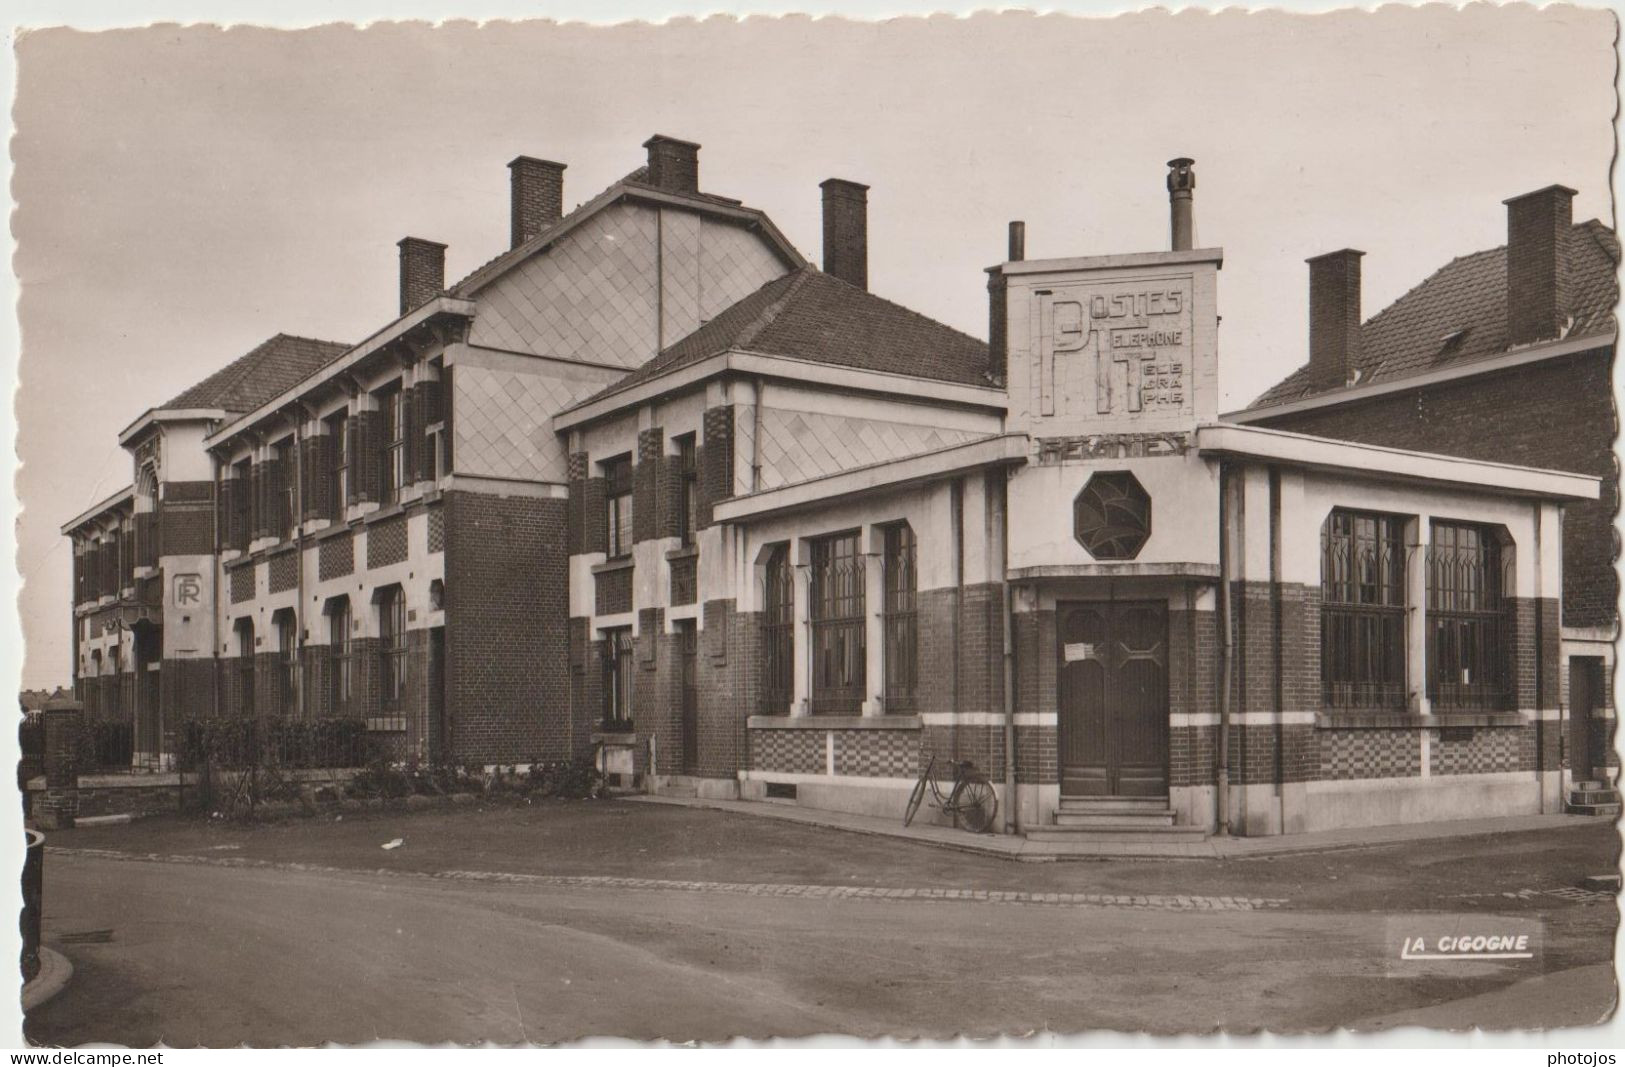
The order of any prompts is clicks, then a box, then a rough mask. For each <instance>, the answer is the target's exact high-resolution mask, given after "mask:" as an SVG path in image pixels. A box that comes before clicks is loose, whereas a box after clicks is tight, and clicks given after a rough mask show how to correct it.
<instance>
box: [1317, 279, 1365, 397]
mask: <svg viewBox="0 0 1625 1067" xmlns="http://www.w3.org/2000/svg"><path fill="white" fill-rule="evenodd" d="M1363 255H1365V253H1364V252H1361V251H1360V250H1358V249H1355V248H1344V249H1339V250H1338V251H1336V252H1327V253H1326V254H1325V255H1320V256H1315V257H1314V258H1312V259H1310V260H1308V261H1307V262H1308V263H1309V373H1310V376H1311V377H1312V378H1313V379H1314V381H1315V384H1316V385H1318V386H1319V387H1321V388H1325V389H1333V388H1341V387H1343V386H1345V385H1348V384H1350V383H1351V382H1352V381H1353V380H1354V372H1355V370H1356V368H1357V367H1358V366H1359V363H1360V257H1361V256H1363Z"/></svg>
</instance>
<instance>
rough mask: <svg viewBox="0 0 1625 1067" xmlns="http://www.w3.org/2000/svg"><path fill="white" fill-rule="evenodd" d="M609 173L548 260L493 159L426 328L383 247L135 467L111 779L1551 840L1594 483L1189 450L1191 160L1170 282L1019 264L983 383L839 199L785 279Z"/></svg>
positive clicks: (1106, 829)
mask: <svg viewBox="0 0 1625 1067" xmlns="http://www.w3.org/2000/svg"><path fill="white" fill-rule="evenodd" d="M645 147H646V148H647V149H648V153H649V157H648V162H647V165H646V166H645V167H644V168H640V169H639V170H638V171H635V172H634V173H633V174H632V175H630V176H628V178H627V179H625V180H623V181H621V182H618V183H616V184H615V185H613V186H611V188H610V189H608V190H606V191H605V192H604V193H602V194H600V195H599V196H597V197H595V198H593V199H592V200H591V201H589V202H588V203H586V204H584V205H583V206H582V207H580V208H577V209H576V210H575V211H573V212H571V213H570V214H568V215H565V214H563V213H562V174H563V170H564V167H563V166H562V165H561V164H556V163H548V162H545V161H541V160H535V159H529V158H528V157H521V158H520V159H519V160H516V161H515V162H514V164H513V165H512V167H513V178H512V185H513V202H512V216H513V242H512V243H513V247H512V248H511V249H510V250H509V251H508V252H506V253H504V254H503V255H501V256H499V257H497V258H496V259H494V260H493V261H491V262H490V263H488V264H487V265H486V266H484V267H482V268H480V269H479V270H478V271H476V272H475V273H474V274H473V275H471V276H470V277H469V278H467V279H464V280H463V281H462V282H459V283H457V284H456V285H453V286H451V287H449V288H448V287H446V286H445V285H444V282H443V278H442V273H443V267H442V264H443V248H442V247H441V246H439V245H436V244H433V243H432V242H427V241H422V240H418V239H414V238H408V239H407V240H405V241H403V242H402V243H401V294H402V298H401V316H400V317H399V318H398V319H396V320H395V321H394V322H392V323H390V324H389V325H388V326H385V327H384V328H383V329H381V330H379V331H378V332H376V333H375V334H373V335H372V336H371V337H369V338H368V339H367V340H365V341H363V342H361V343H360V344H358V345H353V346H348V347H343V348H340V349H338V350H336V351H331V350H329V349H327V348H324V347H320V346H319V345H318V344H317V343H314V342H296V341H294V340H293V339H286V338H284V339H280V342H281V344H280V347H281V348H290V347H292V348H297V349H298V350H299V351H300V352H301V353H302V354H303V357H304V358H308V359H310V360H311V362H312V365H311V366H310V367H309V368H307V369H306V370H305V372H304V373H303V374H298V375H295V374H290V375H289V378H288V380H287V381H286V382H285V383H284V384H283V386H282V388H281V390H280V391H278V392H276V393H274V394H268V395H255V396H253V397H249V398H243V399H233V400H232V401H231V402H230V403H235V404H236V405H237V406H235V407H232V406H228V401H227V400H225V399H221V396H223V395H224V393H225V392H227V390H224V389H221V388H219V387H217V388H216V389H215V390H214V391H212V392H209V393H208V394H207V395H206V396H203V397H200V398H198V399H197V400H196V401H192V400H188V401H187V403H188V404H190V405H192V406H190V407H185V408H182V407H179V406H178V405H170V406H167V407H165V408H159V409H154V410H153V411H151V412H149V413H148V414H147V415H145V416H143V418H142V419H141V420H139V421H138V422H137V424H135V425H134V426H132V427H131V429H130V430H128V431H126V434H125V438H124V439H125V442H126V445H127V446H128V447H130V448H131V449H132V452H133V453H135V459H136V469H137V471H138V475H137V478H136V484H135V485H134V487H132V489H130V490H127V491H125V493H123V494H120V495H118V496H116V497H115V498H113V499H111V500H110V501H108V502H106V503H105V504H104V505H102V506H99V507H98V508H95V509H92V511H91V512H88V513H86V514H85V515H83V516H81V517H80V518H78V519H76V520H74V521H73V522H71V523H69V524H68V526H66V527H65V528H64V531H65V532H66V533H69V534H70V535H71V536H73V537H74V539H75V544H76V559H81V558H82V559H84V560H85V564H84V566H83V568H82V573H84V574H87V575H94V577H92V578H89V579H81V585H80V588H79V596H78V597H77V604H78V606H77V607H76V613H75V620H76V639H77V649H76V654H77V665H76V666H77V672H78V679H79V684H80V686H81V688H82V690H83V691H84V692H85V693H87V694H89V693H90V692H91V691H92V690H93V689H94V688H96V687H98V686H100V685H102V684H104V683H101V682H100V681H99V679H101V678H106V677H113V678H119V677H121V676H123V675H126V674H135V675H138V676H139V677H141V678H143V679H146V678H147V677H148V675H151V677H152V679H153V680H152V681H151V682H149V683H148V684H147V685H146V686H134V687H133V691H132V694H131V696H130V697H129V699H128V700H127V701H125V700H124V699H123V698H120V697H114V698H108V697H103V698H101V700H100V701H99V712H100V713H101V714H122V715H134V716H135V718H136V720H137V721H138V722H142V723H150V724H151V725H150V727H149V728H147V729H146V730H145V732H144V733H142V735H141V736H143V737H145V738H147V739H148V740H147V742H145V743H144V744H143V745H142V746H141V752H142V753H145V754H146V756H145V758H147V759H149V760H150V761H153V762H158V763H161V762H163V760H164V759H165V757H166V754H167V753H169V752H172V751H173V748H172V745H173V731H174V730H175V729H176V728H177V726H178V725H179V724H181V723H184V722H185V721H186V720H188V719H191V718H197V717H202V716H207V715H247V714H255V715H263V714H275V715H286V716H296V717H304V718H314V717H324V716H348V717H352V718H359V719H364V720H365V721H366V722H367V724H368V726H369V728H370V729H371V730H373V731H375V732H376V733H377V734H378V735H379V736H380V738H382V739H385V740H387V741H388V742H389V743H390V744H391V745H393V746H394V748H395V750H396V751H397V752H399V753H400V754H401V755H402V756H403V757H404V756H415V757H421V758H425V759H430V760H455V761H457V762H479V763H511V762H520V763H523V762H529V761H531V760H534V759H562V758H583V757H587V756H589V755H590V756H592V758H595V759H597V760H599V761H600V763H601V765H602V766H604V767H605V769H606V770H608V771H609V772H610V773H612V774H616V775H619V776H621V777H622V779H623V782H624V784H628V785H631V784H636V785H639V786H641V787H643V788H647V789H650V790H654V791H683V792H691V793H701V794H708V795H719V796H730V797H732V796H743V797H746V798H753V799H763V800H782V801H785V802H792V801H793V802H795V803H800V804H805V805H812V806H817V807H825V808H833V809H844V810H850V811H861V812H871V813H879V814H887V815H893V814H899V813H900V812H901V809H902V806H903V803H904V800H905V798H906V796H907V794H908V790H909V789H910V787H911V786H912V785H913V783H914V781H915V780H916V778H917V777H918V775H919V773H920V769H921V767H922V765H923V762H924V760H925V759H926V758H928V757H929V756H935V757H936V758H938V759H970V760H973V761H974V762H975V763H976V765H977V766H978V767H979V768H981V769H982V770H983V771H985V772H986V773H987V774H988V775H989V777H990V778H991V779H992V781H993V782H994V783H995V786H996V790H997V793H998V796H999V800H1000V805H1001V810H1002V811H1003V812H1004V813H1005V815H1004V816H1003V817H1001V818H1007V819H1008V826H1009V828H1010V829H1016V830H1020V831H1021V832H1025V833H1028V834H1029V835H1033V836H1041V835H1046V834H1047V835H1068V836H1071V837H1073V838H1074V839H1079V840H1095V839H1098V838H1102V837H1103V838H1105V839H1117V838H1120V837H1121V835H1123V834H1125V833H1127V834H1142V835H1143V834H1150V835H1163V836H1173V837H1179V836H1200V835H1203V834H1206V833H1209V832H1212V831H1214V830H1219V829H1226V830H1229V831H1232V832H1237V833H1248V834H1266V833H1283V832H1293V831H1300V830H1308V829H1315V828H1323V827H1334V826H1353V825H1365V824H1373V823H1383V822H1398V821H1410V820H1423V819H1437V818H1451V817H1461V816H1467V815H1485V814H1492V813H1507V814H1511V813H1522V812H1533V811H1547V810H1559V809H1560V807H1561V804H1562V796H1561V788H1562V787H1561V780H1560V779H1561V772H1560V770H1559V765H1558V759H1559V748H1560V739H1559V738H1558V736H1557V732H1556V731H1557V727H1558V723H1559V720H1558V719H1557V717H1556V715H1555V709H1556V708H1557V704H1558V673H1559V665H1560V658H1559V655H1560V653H1559V632H1558V621H1557V620H1558V612H1559V604H1560V599H1561V596H1562V592H1563V590H1562V587H1561V586H1562V583H1561V578H1560V574H1561V551H1562V537H1561V536H1560V534H1559V530H1560V529H1561V524H1562V515H1563V510H1564V508H1565V507H1567V506H1570V505H1571V504H1573V503H1576V502H1586V501H1594V500H1595V499H1596V498H1597V493H1598V488H1597V487H1598V481H1597V478H1595V477H1591V476H1587V475H1583V474H1570V473H1562V472H1557V471H1550V470H1544V469H1538V468H1537V467H1527V466H1509V465H1506V464H1503V463H1499V462H1489V461H1485V460H1481V459H1480V460H1474V459H1466V458H1462V457H1451V456H1444V455H1434V454H1429V453H1424V452H1415V451H1406V450H1401V449H1397V448H1392V447H1384V446H1379V445H1373V444H1367V443H1355V442H1350V441H1345V440H1333V439H1328V438H1325V437H1312V436H1307V435H1304V434H1299V433H1291V432H1285V431H1282V430H1277V429H1271V428H1259V427H1252V426H1244V425H1239V424H1236V423H1233V422H1223V421H1221V420H1220V419H1219V417H1218V410H1217V408H1218V372H1219V354H1218V322H1219V316H1218V295H1217V289H1218V284H1217V283H1218V273H1219V269H1220V267H1221V265H1222V262H1223V253H1222V251H1221V250H1219V249H1216V248H1214V249H1198V248H1193V247H1191V240H1190V234H1191V233H1192V229H1193V228H1192V226H1191V214H1190V213H1191V204H1192V191H1193V189H1194V185H1195V175H1194V170H1193V167H1192V163H1191V161H1190V160H1186V159H1179V160H1174V161H1173V162H1172V163H1171V164H1170V171H1169V174H1168V177H1167V184H1168V189H1169V193H1170V203H1171V210H1172V231H1173V242H1172V244H1173V247H1172V249H1171V250H1170V251H1166V252H1143V253H1132V254H1124V255H1109V256H1091V257H1084V258H1073V259H1060V260H1045V261H1029V260H1026V259H1024V257H1023V255H1022V247H1021V246H1022V239H1021V232H1020V230H1019V227H1018V226H1017V225H1013V226H1012V240H1011V250H1010V255H1009V257H1008V259H1007V260H1006V261H1005V262H1002V263H1000V264H998V265H997V266H994V267H992V268H990V269H989V272H988V277H989V281H988V292H989V323H990V331H989V332H990V336H991V338H992V343H991V344H986V343H983V342H982V341H980V340H978V339H976V338H972V337H969V336H966V335H964V334H962V333H959V332H958V331H955V330H953V329H950V328H949V327H946V326H944V325H942V324H940V323H937V322H934V321H932V320H930V319H927V318H925V317H924V316H921V315H918V314H916V313H914V312H911V311H909V310H907V309H905V308H902V307H900V306H898V305H896V304H894V303H891V302H889V301H887V300H884V299H882V298H881V297H879V296H877V295H875V294H873V293H871V292H869V291H868V284H867V283H868V278H867V189H866V187H864V186H862V185H860V184H857V183H855V182H851V181H847V180H842V179H831V180H829V181H826V182H825V183H823V186H822V192H823V207H824V217H823V224H824V234H823V236H824V249H823V252H824V254H823V269H822V270H819V269H817V268H814V267H813V266H811V265H810V264H808V263H807V262H806V261H805V260H804V259H803V258H802V257H801V255H800V254H799V253H797V252H796V251H795V249H793V248H792V247H790V245H789V244H788V243H787V242H785V241H784V239H783V237H782V236H781V235H780V234H779V233H778V231H777V230H776V229H775V228H774V227H773V226H772V223H771V222H770V221H769V220H768V219H767V218H766V216H765V215H763V214H762V213H761V212H759V211H755V210H753V209H749V208H746V207H744V206H742V205H741V204H740V203H739V202H738V201H734V200H728V199H725V198H722V197H718V196H714V195H710V194H706V193H702V192H700V191H699V184H698V146H697V145H693V144H690V143H687V142H683V141H678V140H675V139H672V138H665V137H656V138H652V139H651V140H650V141H649V142H647V143H646V146H645ZM271 344H272V346H271V348H270V349H269V351H272V352H275V351H278V350H279V347H278V345H277V343H276V342H273V343H271ZM251 357H252V354H251ZM251 357H245V359H249V361H250V362H251V363H252V362H255V361H254V360H253V359H252V358H251ZM261 358H262V359H264V358H267V357H263V356H262V357H261ZM228 369H229V368H228ZM243 376H244V377H247V376H248V373H247V372H244V375H243ZM273 376H274V375H272V374H270V373H264V374H262V375H260V378H261V379H264V380H269V379H270V378H272V377H273ZM211 380H212V379H211ZM205 384H207V383H205ZM200 388H201V387H200ZM242 392H247V390H246V389H245V390H242ZM143 449H145V451H143ZM196 472H204V473H203V476H202V477H201V478H199V477H197V473H196ZM194 483H200V484H199V487H197V488H191V486H193V484H194ZM173 485H181V486H185V487H187V488H182V489H181V490H180V491H178V492H176V491H173V490H172V489H171V486H173ZM170 508H174V509H176V511H175V512H174V513H173V515H172V514H171V512H170V511H169V510H168V509H170ZM153 513H156V515H157V518H154V519H149V520H143V519H142V518H141V516H142V515H143V514H153ZM143 524H144V525H145V528H146V529H147V530H148V531H157V534H156V543H154V541H153V540H152V538H153V537H154V535H153V534H152V533H150V532H149V533H148V534H147V535H146V536H147V537H148V538H149V540H148V541H146V542H143V541H142V540H141V537H142V535H141V533H140V531H141V529H142V528H143ZM172 529H174V530H177V531H179V532H177V533H175V534H171V533H170V531H171V530H172ZM125 530H130V531H133V537H132V536H131V535H128V534H125V533H124V532H123V531H125ZM205 531H206V533H205ZM171 538H173V539H174V543H173V544H172V543H171ZM132 539H133V541H134V542H135V544H134V552H133V553H130V550H129V549H127V548H126V547H125V546H126V545H127V544H129V542H130V540H132ZM127 555H129V558H130V560H131V562H129V563H126V562H125V560H126V556H127ZM109 560H111V561H112V562H109ZM142 632H146V633H148V634H151V635H152V636H149V637H147V638H145V639H144V640H145V642H146V643H145V645H144V649H145V651H142V647H141V646H140V640H139V639H140V634H141V633H142ZM114 654H116V655H117V656H118V657H119V658H118V659H117V660H116V661H111V660H110V658H109V657H110V656H112V655H114ZM107 692H110V693H119V692H123V690H122V689H120V688H119V687H118V685H117V684H116V683H115V684H114V685H112V686H109V687H108V689H107ZM137 758H138V760H139V759H142V758H143V757H142V756H141V755H138V757H137ZM928 817H929V816H928Z"/></svg>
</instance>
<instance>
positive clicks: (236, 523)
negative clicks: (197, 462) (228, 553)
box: [230, 459, 254, 551]
mask: <svg viewBox="0 0 1625 1067" xmlns="http://www.w3.org/2000/svg"><path fill="white" fill-rule="evenodd" d="M231 469H232V471H233V472H234V473H235V475H236V482H235V484H234V486H233V493H234V494H235V495H234V496H233V497H232V498H231V530H230V536H231V545H230V547H232V548H235V549H238V550H239V551H245V550H247V548H248V542H249V541H251V540H252V539H253V537H254V476H253V472H254V464H253V461H252V460H247V459H245V460H242V461H240V462H238V463H233V464H232V466H231Z"/></svg>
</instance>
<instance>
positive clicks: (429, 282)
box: [396, 237, 446, 315]
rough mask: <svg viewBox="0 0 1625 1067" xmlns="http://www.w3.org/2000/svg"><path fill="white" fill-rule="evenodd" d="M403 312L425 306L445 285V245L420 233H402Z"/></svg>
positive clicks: (399, 243)
mask: <svg viewBox="0 0 1625 1067" xmlns="http://www.w3.org/2000/svg"><path fill="white" fill-rule="evenodd" d="M396 244H398V245H399V246H400V250H401V314H402V315H404V314H406V313H407V312H408V311H411V310H412V309H414V308H419V307H422V306H423V305H424V304H425V303H427V302H428V301H429V300H430V299H432V298H433V297H434V296H435V294H437V293H439V292H440V291H441V290H442V289H444V288H445V287H446V246H445V245H443V244H440V243H439V242H438V241H425V240H424V239H423V238H421V237H402V238H401V239H400V240H399V241H397V242H396Z"/></svg>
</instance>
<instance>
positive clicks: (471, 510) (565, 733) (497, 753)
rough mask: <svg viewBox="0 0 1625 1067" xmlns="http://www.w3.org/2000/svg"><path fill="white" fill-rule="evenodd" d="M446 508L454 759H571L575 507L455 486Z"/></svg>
mask: <svg viewBox="0 0 1625 1067" xmlns="http://www.w3.org/2000/svg"><path fill="white" fill-rule="evenodd" d="M444 507H445V515H446V620H447V626H446V660H447V662H446V671H447V678H446V685H447V715H448V717H449V718H450V720H451V722H450V736H451V742H452V754H453V757H454V758H455V759H457V760H459V761H475V762H502V761H506V762H524V761H527V760H529V759H531V758H543V759H562V758H565V757H567V756H568V755H569V754H570V751H571V749H572V741H573V738H572V730H571V713H570V706H569V696H568V695H569V694H570V693H571V690H572V685H571V677H572V675H571V673H570V671H569V659H570V656H569V636H568V629H569V623H568V619H567V616H568V612H569V601H568V589H569V584H568V583H569V576H568V568H567V563H566V556H565V525H566V516H567V511H568V507H567V504H566V502H565V501H563V500H556V499H535V498H530V497H508V498H501V497H497V496H493V495H490V494H484V493H469V492H453V493H448V494H447V495H446V498H445V504H444ZM589 673H590V672H589Z"/></svg>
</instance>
